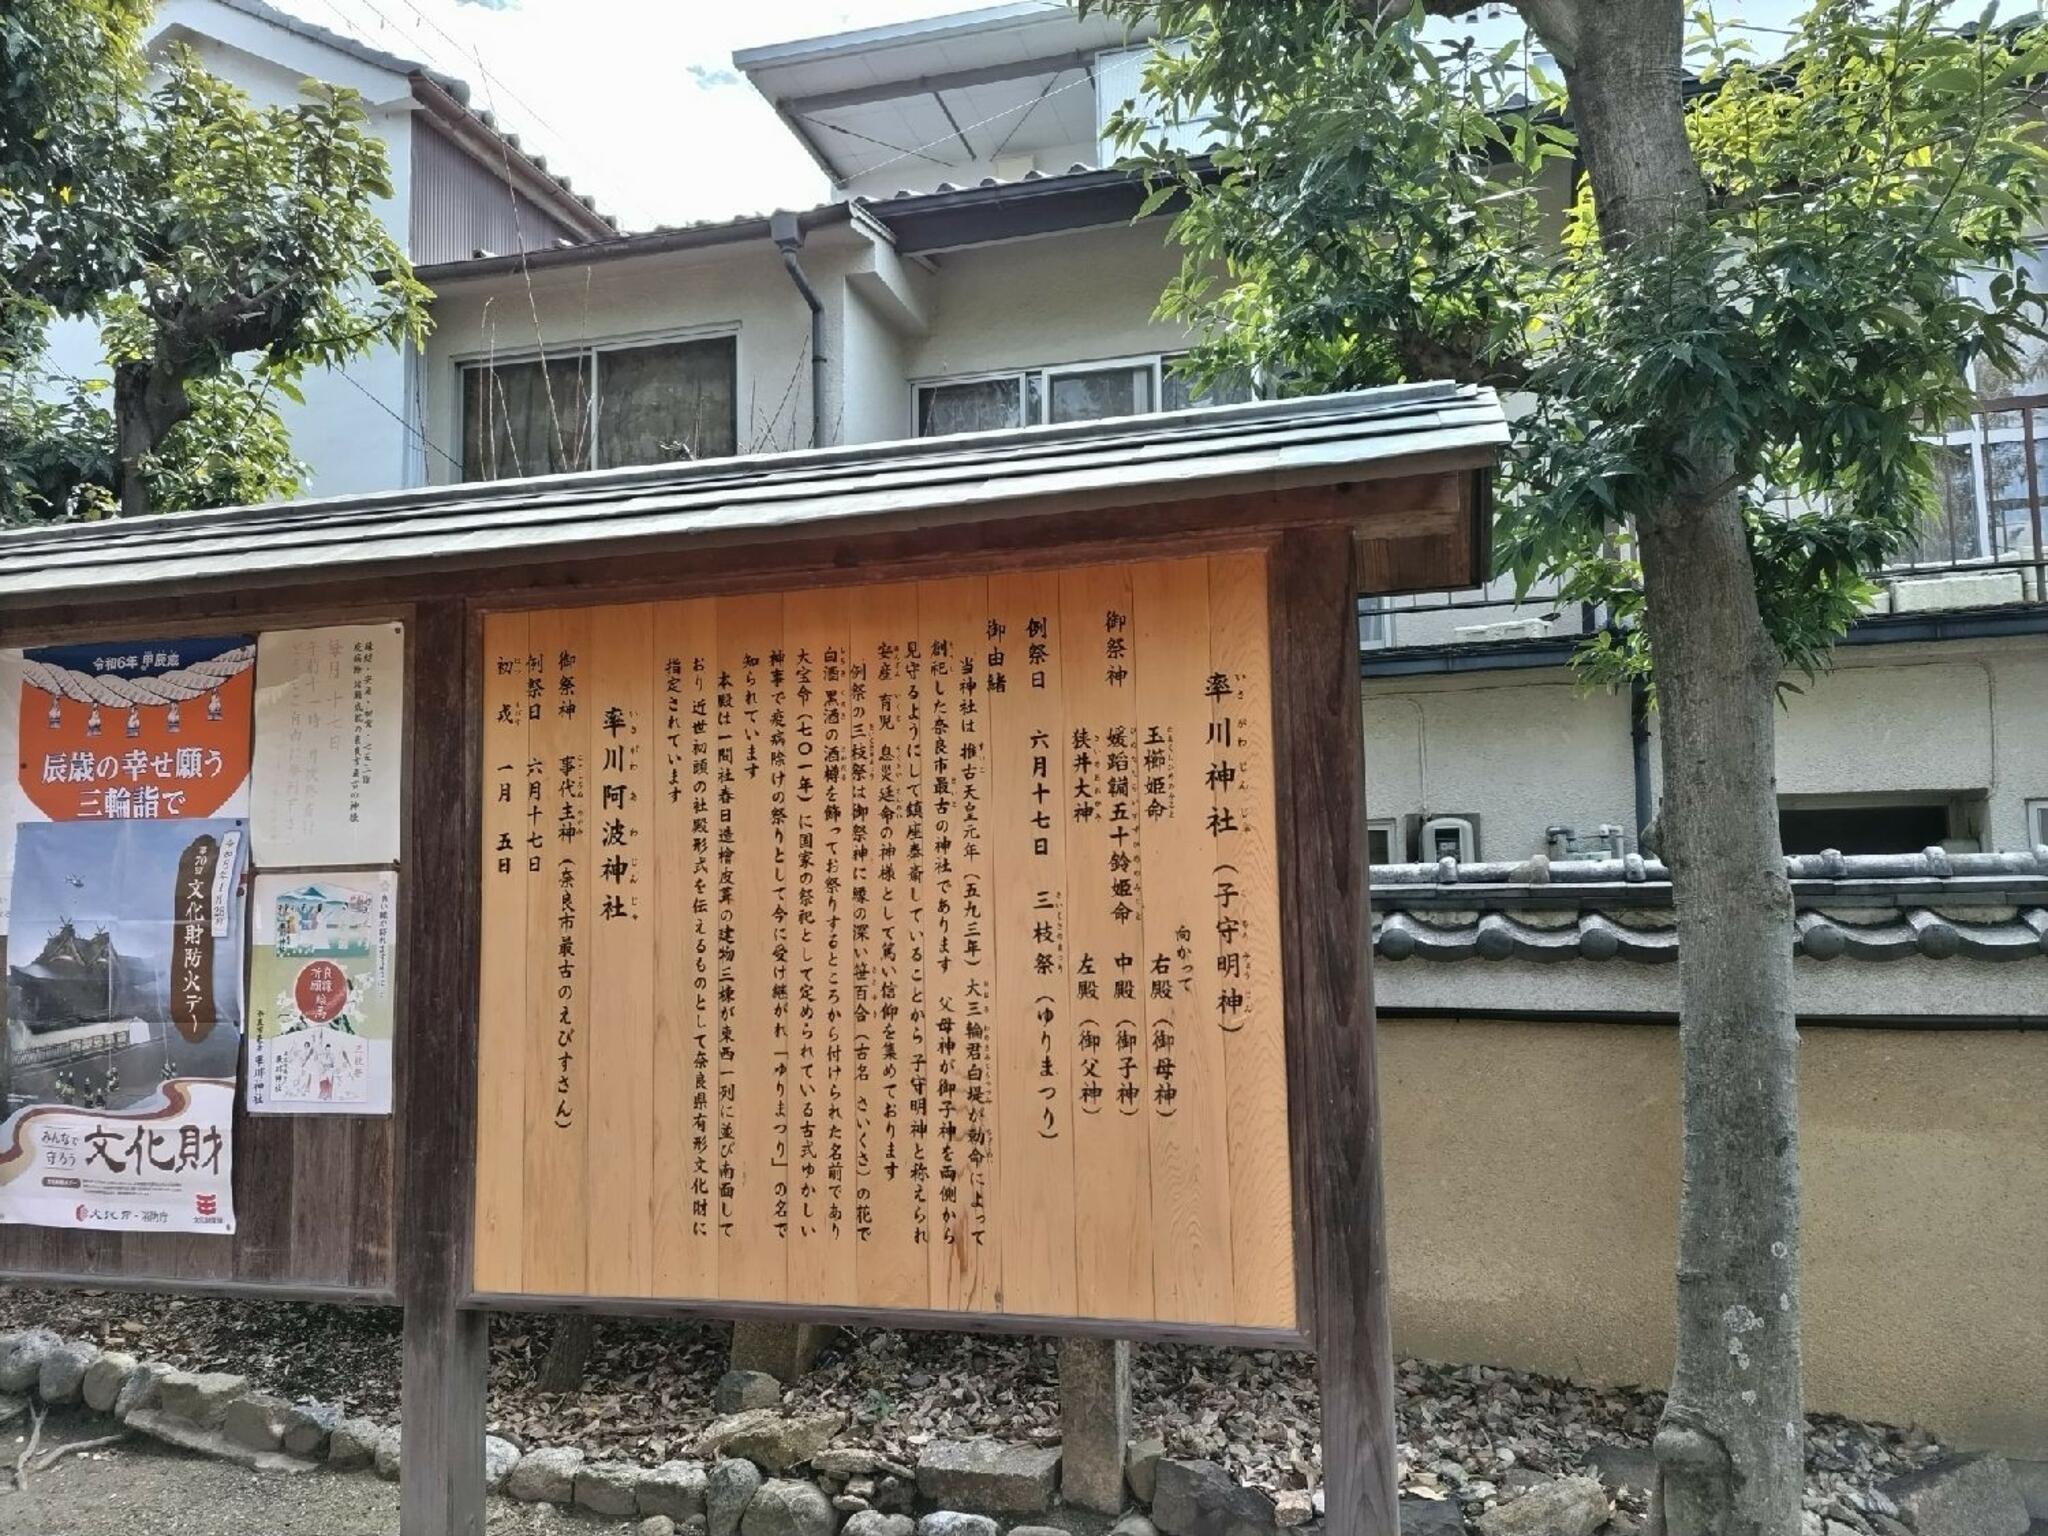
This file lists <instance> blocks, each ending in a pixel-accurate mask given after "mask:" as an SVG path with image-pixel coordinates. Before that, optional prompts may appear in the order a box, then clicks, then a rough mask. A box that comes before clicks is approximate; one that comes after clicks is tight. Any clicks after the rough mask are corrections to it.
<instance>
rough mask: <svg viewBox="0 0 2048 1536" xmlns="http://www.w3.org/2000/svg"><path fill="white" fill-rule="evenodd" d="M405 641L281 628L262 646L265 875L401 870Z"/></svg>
mask: <svg viewBox="0 0 2048 1536" xmlns="http://www.w3.org/2000/svg"><path fill="white" fill-rule="evenodd" d="M404 678H405V631H404V629H403V628H402V626H400V625H397V624H356V625H345V626H336V627H332V628H328V629H281V630H273V631H271V632H269V633H267V634H265V635H263V636H262V637H261V638H260V639H259V640H258V641H257V642H256V700H255V709H256V745H255V767H254V772H253V773H252V775H251V782H252V785H253V788H252V799H251V807H250V812H249V837H250V842H251V844H252V853H253V857H254V859H255V861H256V864H257V866H258V867H259V868H263V869H283V868H297V867H304V866H309V865H310V866H324V867H328V868H332V867H334V866H337V865H363V864H394V863H396V862H397V861H398V787H399V785H398V771H399V764H398V758H399V730H400V725H401V722H402V720H403V718H404V717H403V713H402V705H403V702H404V701H403V688H404Z"/></svg>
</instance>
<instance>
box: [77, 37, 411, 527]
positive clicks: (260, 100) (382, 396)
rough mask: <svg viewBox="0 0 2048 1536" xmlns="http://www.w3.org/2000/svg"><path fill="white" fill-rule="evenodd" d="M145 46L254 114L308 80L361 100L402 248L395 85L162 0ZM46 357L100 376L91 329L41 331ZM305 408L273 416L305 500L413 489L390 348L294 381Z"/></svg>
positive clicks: (287, 40) (309, 47)
mask: <svg viewBox="0 0 2048 1536" xmlns="http://www.w3.org/2000/svg"><path fill="white" fill-rule="evenodd" d="M152 39H153V40H152V42H151V44H150V47H151V51H152V53H153V54H154V55H155V56H157V57H162V56H163V54H164V52H165V51H166V50H168V49H169V48H170V47H172V46H175V45H179V44H182V45H184V46H186V47H188V48H190V49H191V50H192V52H193V53H194V55H195V56H196V57H197V58H198V61H199V62H200V64H201V65H203V66H204V67H205V68H206V69H207V70H209V71H211V72H212V73H213V74H215V75H218V76H220V77H221V78H222V79H223V80H226V81H228V82H229V83H230V84H232V85H234V86H237V87H238V88H240V89H241V90H243V91H245V92H246V93H247V94H248V95H249V97H250V99H251V100H252V101H254V102H255V103H256V104H257V105H259V106H282V105H289V104H292V103H295V102H298V101H299V100H301V99H302V98H301V95H300V85H301V82H303V81H304V80H305V79H307V78H308V77H309V76H312V77H317V78H319V79H323V80H327V81H330V82H331V83H333V84H336V85H345V86H349V87H351V88H352V89H354V90H357V91H360V92H362V94H363V97H364V103H365V108H366V110H367V112H368V116H369V121H368V124H367V128H368V131H369V132H370V133H371V134H373V135H374V136H376V137H377V138H379V139H381V140H382V141H383V143H384V146H385V154H386V156H387V158H388V160H389V162H390V168H391V192H392V195H391V196H390V197H388V198H383V199H380V200H379V201H378V203H377V205H376V207H377V213H378V216H379V218H380V219H382V221H383V223H384V226H385V228H387V229H389V230H390V231H391V232H392V234H393V236H394V237H395V238H396V239H397V240H398V241H399V243H400V244H401V245H403V244H404V243H405V241H406V223H407V217H408V213H407V211H408V209H409V208H410V207H411V199H412V184H411V173H412V138H411V135H412V97H411V89H410V86H409V85H408V83H407V81H406V79H405V77H404V76H403V75H400V74H398V73H396V72H394V71H389V70H383V69H378V68H375V67H373V66H371V65H369V64H367V63H365V62H363V61H361V60H358V59H354V58H352V57H350V56H349V55H347V54H344V53H341V52H338V51H337V50H335V49H332V48H328V47H325V46H323V45H321V44H320V43H318V42H316V41H314V40H312V39H308V38H303V37H299V36H297V35H296V34H294V33H291V32H288V31H286V30H284V29H283V28H280V27H275V26H272V25H270V24H269V23H267V22H264V21H262V20H260V19H259V18H256V17H253V16H249V15H246V14H245V13H243V12H240V11H234V10H230V9H228V8H227V7H225V6H221V5H217V4H214V3H212V0H167V3H165V4H163V5H161V6H159V8H158V11H157V16H156V24H155V30H154V31H153V33H152ZM49 341H50V344H49V351H48V354H47V358H48V366H49V369H50V372H51V373H52V374H53V375H55V376H57V377H58V378H60V379H61V378H65V377H77V378H90V379H105V378H107V377H108V369H107V366H106V361H105V354H104V352H103V351H102V349H101V347H100V340H99V328H98V326H97V325H96V324H94V323H91V322H87V321H65V322H61V323H59V324H58V325H55V326H53V327H52V328H51V332H50V338H49ZM300 389H301V392H302V393H303V394H304V396H305V403H304V404H296V403H294V402H291V401H283V402H281V404H280V414H281V415H282V417H283V419H284V423H285V427H286V430H287V431H288V432H289V433H290V435H291V444H292V451H293V453H295V454H296V455H297V456H298V457H299V458H300V459H301V460H303V461H304V462H305V464H306V466H307V471H308V473H307V479H306V484H305V488H304V489H305V492H306V493H307V494H313V495H341V494H346V493H349V492H356V491H375V490H389V489H391V488H393V487H395V486H400V485H405V484H408V483H411V480H410V478H409V475H408V468H409V464H410V461H411V456H410V455H409V454H408V453H407V451H406V445H407V442H408V436H409V434H408V433H407V431H406V428H405V427H404V425H403V421H404V419H405V417H406V389H405V362H404V358H403V357H402V355H401V354H400V352H399V351H398V349H396V348H386V349H383V350H380V351H378V352H376V353H374V354H372V355H371V356H368V357H365V358H361V359H358V360H357V361H356V362H354V363H351V364H350V365H349V366H348V367H347V368H346V369H345V370H341V371H338V372H328V371H326V370H314V371H313V372H311V373H309V374H307V376H306V377H305V379H304V380H303V381H302V382H301V384H300Z"/></svg>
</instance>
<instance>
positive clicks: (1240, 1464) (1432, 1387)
mask: <svg viewBox="0 0 2048 1536" xmlns="http://www.w3.org/2000/svg"><path fill="white" fill-rule="evenodd" d="M31 1326H41V1327H47V1328H53V1329H55V1330H56V1331H57V1332H59V1333H61V1334H64V1335H65V1336H66V1337H72V1338H87V1339H91V1340H92V1341H94V1342H95V1343H98V1344H101V1345H103V1346H105V1347H109V1348H119V1349H124V1350H127V1351H128V1352H129V1353H132V1354H136V1355H139V1356H141V1357H143V1358H145V1359H153V1360H161V1361H164V1362H166V1363H169V1364H172V1365H177V1366H182V1367H185V1368H187V1369H193V1370H227V1371H234V1372H238V1373H241V1374H245V1375H247V1376H249V1377H250V1379H251V1381H252V1383H253V1384H254V1385H256V1386H259V1387H262V1388H264V1389H266V1390H268V1391H273V1392H277V1393H280V1394H282V1395H284V1396H286V1397H289V1398H294V1399H317V1400H320V1401H326V1402H334V1403H339V1404H341V1405H343V1406H344V1407H345V1408H346V1409H347V1410H348V1411H349V1412H351V1413H361V1414H367V1415H368V1416H370V1417H371V1418H375V1419H379V1420H381V1421H383V1422H387V1423H388V1422H390V1421H392V1420H394V1419H396V1418H397V1417H398V1373H399V1331H398V1330H399V1320H398V1315H397V1314H396V1313H395V1312H390V1311H383V1310H378V1309H373V1308H346V1307H332V1306H302V1305H296V1304H290V1303H281V1302H250V1301H233V1302H229V1301H209V1300H193V1299H173V1298H168V1297H156V1296H142V1295H134V1294H128V1293H120V1292H101V1293H89V1292H68V1293H67V1292H52V1291H35V1290H29V1289H22V1288H15V1287H0V1332H4V1331H7V1330H10V1329H15V1328H24V1327H31ZM553 1327H554V1324H553V1322H552V1321H551V1320H550V1319H547V1318H543V1317H530V1316H519V1315H508V1316H498V1317H494V1318H493V1319H492V1325H491V1396H490V1416H491V1427H492V1429H493V1430H494V1431H495V1432H496V1433H499V1434H503V1435H506V1436H508V1437H509V1438H511V1439H512V1440H514V1441H515V1442H517V1443H519V1444H522V1445H541V1444H548V1445H576V1446H581V1447H583V1448H584V1449H585V1450H587V1451H589V1452H590V1453H591V1454H592V1455H593V1456H620V1457H624V1458H627V1459H630V1460H635V1461H639V1462H642V1463H645V1464H653V1463H655V1462H659V1461H662V1460H665V1459H667V1458H669V1457H671V1456H677V1455H683V1454H687V1453H688V1450H689V1447H690V1445H691V1443H692V1442H693V1441H694V1440H695V1439H696V1436H697V1432H698V1431H699V1430H701V1429H702V1428H703V1427H704V1425H705V1424H707V1423H708V1422H709V1421H710V1420H711V1418H712V1416H713V1415H712V1411H711V1393H712V1388H713V1387H714V1385H715V1384H716V1383H717V1380H718V1378H719V1376H720V1375H721V1374H722V1373H723V1372H724V1370H725V1352H726V1346H727V1335H728V1330H727V1329H726V1328H725V1327H723V1326H722V1325H719V1324H709V1323H640V1322H631V1321H621V1320H611V1319H604V1320H600V1321H599V1322H598V1324H597V1327H596V1329H595V1342H594V1344H593V1347H592V1351H591V1356H590V1363H589V1367H588V1370H587V1371H586V1373H585V1379H584V1388H583V1390H582V1391H580V1392H574V1393H562V1394H547V1393H542V1392H540V1391H539V1390H537V1388H536V1387H535V1385H534V1382H535V1380H536V1377H537V1374H538V1371H539V1366H540V1362H541V1358H542V1356H543V1355H544V1354H545V1353H546V1349H547V1344H548V1340H549V1338H550V1337H551V1335H552V1331H553ZM1055 1365H1056V1357H1055V1351H1054V1346H1053V1345H1052V1344H1051V1343H1050V1342H1048V1341H1045V1340H1040V1339H1005V1338H976V1337H971V1336H968V1335H962V1334H937V1333H895V1332H887V1331H869V1330H862V1331H849V1332H847V1333H844V1334H842V1335H840V1337H839V1339H838V1340H837V1342H836V1343H834V1344H833V1345H832V1346H831V1347H830V1348H828V1349H827V1351H826V1352H825V1354H824V1355H823V1356H822V1357H821V1358H820V1360H819V1363H818V1366H817V1368H816V1369H815V1370H814V1371H813V1372H812V1373H811V1374H810V1375H809V1376H807V1377H806V1378H805V1379H804V1380H803V1381H802V1382H801V1383H799V1384H798V1385H797V1386H796V1388H795V1389H793V1390H792V1391H791V1392H790V1393H789V1394H788V1395H787V1397H786V1399H785V1402H786V1403H787V1405H788V1406H790V1407H791V1408H813V1407H830V1408H836V1409H838V1410H840V1411H841V1412H843V1413H845V1414H846V1415H847V1417H848V1419H849V1421H850V1422H849V1428H848V1430H847V1432H846V1434H845V1435H844V1436H843V1437H842V1438H843V1439H844V1440H845V1441H846V1442H848V1443H854V1444H864V1445H869V1446H872V1447H874V1448H876V1449H878V1450H881V1451H883V1452H884V1453H886V1454H888V1455H890V1456H891V1457H892V1458H893V1459H898V1460H906V1461H914V1460H915V1459H916V1455H917V1451H918V1449H919V1448H920V1447H921V1446H923V1445H924V1444H926V1443H927V1442H928V1441H930V1440H933V1439H961V1438H967V1437H971V1436H975V1435H991V1436H994V1437H996V1438H998V1439H1005V1440H1017V1441H1038V1442H1041V1443H1042V1442H1049V1441H1054V1440H1057V1439H1058V1438H1059V1427H1058V1426H1059V1409H1058V1398H1057V1372H1056V1368H1055ZM1397 1384H1398V1386H1399V1389H1400V1397H1399V1404H1398V1414H1399V1429H1400V1438H1401V1465H1402V1487H1403V1491H1404V1492H1409V1493H1417V1494H1423V1495H1428V1496H1435V1497H1444V1498H1455V1499H1457V1500H1458V1501H1459V1502H1460V1503H1461V1504H1462V1505H1463V1506H1464V1507H1465V1509H1466V1512H1467V1513H1468V1514H1476V1513H1478V1512H1479V1511H1480V1510H1482V1509H1484V1508H1485V1507H1487V1506H1488V1505H1489V1504H1491V1503H1494V1502H1497V1500H1498V1498H1499V1497H1501V1496H1502V1495H1504V1494H1506V1493H1508V1492H1509V1491H1511V1488H1512V1485H1513V1484H1514V1483H1515V1482H1517V1481H1519V1480H1521V1479H1523V1478H1526V1477H1527V1476H1529V1475H1531V1474H1535V1475H1539V1476H1557V1475H1562V1474H1565V1473H1569V1472H1575V1471H1579V1470H1581V1469H1582V1468H1583V1467H1584V1466H1585V1458H1586V1452H1587V1450H1588V1448H1589V1447H1590V1446H1592V1445H1594V1444H1596V1443H1600V1442H1609V1443H1619V1444H1625V1445H1635V1446H1642V1445H1647V1444H1648V1442H1649V1439H1650V1436H1651V1435H1652V1434H1653V1433H1654V1432H1655V1428H1656V1422H1657V1416H1658V1414H1659V1412H1660V1411H1661V1410H1662V1407H1663V1398H1662V1394H1660V1393H1657V1392H1651V1391H1643V1390H1637V1389H1631V1388H1595V1387H1585V1386H1579V1385H1575V1384H1572V1383H1568V1382H1563V1381H1558V1380H1554V1379H1551V1378H1547V1377H1542V1376H1537V1375H1533V1374H1530V1373H1526V1372H1519V1371H1503V1370H1495V1369H1490V1368H1487V1367H1481V1366H1462V1367H1451V1366H1436V1365H1429V1364H1425V1363H1420V1362H1414V1361H1404V1362H1402V1364H1401V1366H1400V1369H1399V1372H1398V1380H1397ZM1132 1411H1133V1418H1134V1420H1135V1424H1136V1429H1137V1431H1138V1432H1139V1433H1145V1432H1148V1431H1149V1432H1152V1433H1156V1434H1159V1435H1160V1436H1162V1437H1163V1438H1164V1440H1165V1441H1166V1444H1167V1449H1168V1452H1169V1454H1174V1455H1183V1456H1201V1457H1206V1458H1209V1459H1211V1460H1215V1461H1218V1462H1221V1463H1222V1464H1223V1465H1225V1466H1226V1467H1228V1468H1229V1469H1230V1471H1231V1472H1232V1473H1233V1474H1234V1475H1235V1476H1236V1477H1237V1478H1238V1479H1240V1480H1241V1481H1243V1482H1246V1483H1249V1484H1251V1485H1254V1486H1257V1487H1262V1488H1265V1489H1268V1490H1269V1491H1279V1490H1281V1489H1286V1488H1314V1487H1315V1486H1317V1485H1318V1484H1319V1483H1320V1482H1321V1480H1322V1460H1321V1449H1320V1446H1319V1444H1318V1435H1319V1430H1318V1402H1317V1395H1316V1385H1315V1371H1314V1363H1313V1361H1312V1359H1310V1358H1309V1357H1307V1356H1305V1355H1298V1354H1286V1353H1279V1352H1274V1351H1266V1350H1259V1351H1245V1350H1223V1349H1195V1348H1183V1347H1173V1346H1145V1347H1141V1348H1140V1349H1138V1350H1137V1351H1136V1352H1135V1354H1134V1357H1133V1362H1132ZM1939 1452H1940V1447H1939V1446H1938V1445H1936V1444H1935V1443H1934V1442H1933V1441H1932V1440H1931V1439H1930V1438H1929V1437H1927V1436H1925V1435H1923V1434H1919V1433H1917V1432H1901V1431H1898V1430H1894V1429H1889V1428H1886V1427H1884V1426H1881V1425H1866V1424H1858V1423H1855V1422H1852V1421H1849V1420H1843V1419H1834V1418H1828V1417H1816V1418H1815V1419H1814V1420H1813V1421H1812V1423H1811V1425H1810V1429H1809V1434H1808V1440H1807V1460H1808V1470H1809V1486H1808V1496H1807V1503H1808V1507H1809V1508H1811V1509H1814V1510H1815V1511H1817V1512H1821V1513H1823V1514H1825V1515H1827V1517H1828V1518H1831V1519H1839V1520H1841V1521H1843V1523H1845V1524H1847V1525H1849V1526H1850V1527H1851V1528H1852V1530H1855V1531H1858V1532H1866V1531H1868V1530H1869V1529H1870V1525H1869V1523H1868V1521H1867V1520H1866V1519H1865V1518H1864V1517H1865V1515H1866V1514H1867V1513H1868V1509H1869V1507H1871V1506H1870V1500H1869V1497H1868V1490H1869V1488H1870V1487H1871V1486H1872V1485H1873V1484H1875V1483H1878V1482H1882V1481H1883V1480H1884V1479H1886V1478H1888V1477H1891V1476H1894V1475H1896V1474H1898V1473H1900V1472H1903V1471H1906V1470H1908V1469H1910V1468H1912V1467H1914V1466H1917V1465H1920V1464H1922V1463H1924V1462H1925V1461H1927V1460H1930V1459H1932V1458H1933V1457H1934V1456H1936V1455H1938V1454H1939ZM78 1459H79V1458H76V1457H73V1458H70V1459H69V1460H67V1461H66V1462H63V1463H59V1466H58V1468H57V1469H55V1470H54V1471H53V1473H52V1476H53V1477H54V1476H56V1474H57V1472H61V1470H62V1469H63V1468H64V1467H68V1466H70V1465H71V1464H72V1463H73V1462H75V1461H77V1460H78ZM117 1459H119V1460H121V1461H122V1462H124V1463H125V1462H127V1461H130V1460H138V1461H139V1460H146V1459H147V1458H142V1457H134V1456H130V1455H127V1454H125V1453H124V1454H123V1456H121V1457H120V1458H117ZM218 1475H219V1476H220V1477H222V1478H228V1479H242V1480H243V1482H244V1483H249V1484H252V1485H253V1480H252V1479H251V1478H250V1475H249V1474H246V1473H241V1472H235V1471H232V1470H231V1469H220V1470H219V1472H218ZM238 1486H239V1485H238ZM293 1486H294V1487H296V1486H298V1485H297V1484H294V1485H293ZM348 1486H350V1487H355V1488H359V1487H363V1486H364V1485H363V1484H362V1481H361V1480H351V1481H350V1483H349V1484H348ZM308 1496H309V1497H311V1496H312V1494H310V1493H309V1495H308ZM293 1498H294V1499H295V1500H296V1498H297V1495H296V1494H294V1495H293ZM1622 1504H1623V1508H1624V1509H1628V1510H1631V1511H1633V1512H1636V1513H1640V1512H1641V1508H1642V1506H1641V1503H1640V1501H1639V1500H1635V1499H1633V1498H1631V1497H1628V1496H1626V1495H1624V1497H1623V1499H1622ZM374 1517H375V1507H373V1506H370V1505H367V1504H366V1505H364V1506H363V1509H362V1511H361V1514H360V1518H362V1519H371V1518H374ZM6 1518H7V1517H6V1514H5V1512H4V1510H0V1533H4V1532H6V1531H8V1530H11V1529H13V1527H10V1526H8V1525H7V1524H6V1523H5V1521H6ZM295 1518H296V1516H295ZM72 1528H73V1527H62V1526H55V1527H50V1529H51V1530H52V1531H57V1530H65V1529H72ZM142 1528H143V1529H149V1530H153V1529H155V1528H154V1527H151V1526H148V1525H144V1526H143V1527H142ZM219 1528H220V1529H241V1527H235V1526H232V1525H230V1526H224V1527H219ZM75 1529H78V1530H81V1531H85V1530H92V1529H95V1528H94V1527H90V1526H79V1527H75ZM165 1529H166V1530H171V1531H178V1530H182V1529H184V1528H183V1527H178V1526H168V1527H165ZM191 1529H192V1530H193V1531H194V1532H199V1531H202V1530H211V1529H215V1527H212V1526H198V1525H195V1526H192V1527H191ZM279 1529H280V1530H289V1529H294V1528H293V1527H279ZM305 1529H307V1530H313V1529H321V1530H323V1531H324V1530H330V1529H331V1530H333V1531H335V1532H337V1533H352V1532H353V1531H354V1530H355V1529H357V1527H350V1526H333V1527H322V1526H317V1525H315V1526H307V1527H305ZM360 1529H362V1530H364V1531H373V1530H381V1529H383V1527H380V1526H376V1525H367V1526H362V1527H360ZM507 1529H515V1527H507Z"/></svg>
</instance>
